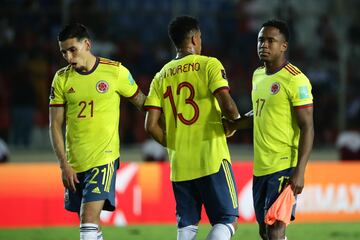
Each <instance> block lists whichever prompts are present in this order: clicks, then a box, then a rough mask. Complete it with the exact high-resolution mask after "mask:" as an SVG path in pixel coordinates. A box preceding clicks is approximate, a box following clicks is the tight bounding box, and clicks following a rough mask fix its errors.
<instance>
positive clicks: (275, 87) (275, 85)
mask: <svg viewBox="0 0 360 240" xmlns="http://www.w3.org/2000/svg"><path fill="white" fill-rule="evenodd" d="M279 91H280V84H279V83H277V82H274V83H273V84H271V88H270V92H271V94H273V95H275V94H277V93H278V92H279Z"/></svg>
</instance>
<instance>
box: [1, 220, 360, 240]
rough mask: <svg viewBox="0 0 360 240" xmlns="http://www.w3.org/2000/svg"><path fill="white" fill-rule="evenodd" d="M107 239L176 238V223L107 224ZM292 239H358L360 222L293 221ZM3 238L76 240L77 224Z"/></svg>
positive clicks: (203, 229) (203, 228)
mask: <svg viewBox="0 0 360 240" xmlns="http://www.w3.org/2000/svg"><path fill="white" fill-rule="evenodd" d="M209 229H210V226H209V225H200V226H199V232H198V237H197V239H198V240H202V239H205V238H206V234H207V232H208V231H209ZM103 234H104V239H105V240H115V239H116V240H122V239H125V240H176V226H175V225H133V226H126V227H104V228H103ZM286 235H287V236H288V239H289V240H304V239H308V240H355V239H357V240H358V239H360V222H352V223H313V224H302V223H293V224H290V225H289V227H288V229H287V234H286ZM0 239H1V240H2V239H4V240H5V239H11V240H76V239H79V230H78V228H77V227H63V228H60V227H59V228H58V227H56V228H55V227H54V228H16V229H15V228H12V229H5V228H1V229H0ZM232 239H233V240H243V239H244V240H258V239H259V237H258V234H257V225H256V224H239V228H238V230H237V232H236V234H235V236H234V237H233V238H232Z"/></svg>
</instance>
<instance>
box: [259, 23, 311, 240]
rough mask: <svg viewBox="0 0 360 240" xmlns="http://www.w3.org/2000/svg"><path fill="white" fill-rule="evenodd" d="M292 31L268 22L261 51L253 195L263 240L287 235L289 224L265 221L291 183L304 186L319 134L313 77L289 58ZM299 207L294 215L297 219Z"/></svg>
mask: <svg viewBox="0 0 360 240" xmlns="http://www.w3.org/2000/svg"><path fill="white" fill-rule="evenodd" d="M288 42H289V30H288V27H287V25H286V23H284V22H282V21H278V20H271V21H268V22H265V23H264V24H263V25H262V28H261V29H260V32H259V34H258V42H257V51H258V56H259V58H260V60H261V61H262V63H263V66H262V67H260V68H258V69H256V70H255V71H254V74H253V79H252V105H253V123H254V178H253V199H254V208H255V213H256V220H257V222H258V224H259V232H260V236H261V237H262V239H264V240H265V239H270V240H280V239H286V236H285V229H286V225H285V223H283V222H281V221H276V222H275V223H274V224H273V225H266V224H265V223H264V216H265V214H266V211H267V209H269V208H270V207H271V205H272V203H273V202H274V201H275V200H276V198H277V197H278V196H279V194H280V192H281V190H282V189H283V187H284V185H287V184H290V185H291V188H292V190H293V191H294V193H295V195H296V194H300V193H301V192H302V189H303V187H304V174H305V167H306V164H307V162H308V159H309V156H310V152H311V149H312V144H313V138H314V127H313V104H312V103H313V101H312V99H313V97H312V94H311V85H310V82H309V80H308V78H307V77H306V76H305V75H304V74H303V73H302V72H301V71H300V70H299V68H297V67H295V66H294V65H292V64H291V63H290V62H288V60H287V59H286V51H287V48H288ZM294 214H295V208H294V209H293V215H292V218H293V219H294V217H295V216H294Z"/></svg>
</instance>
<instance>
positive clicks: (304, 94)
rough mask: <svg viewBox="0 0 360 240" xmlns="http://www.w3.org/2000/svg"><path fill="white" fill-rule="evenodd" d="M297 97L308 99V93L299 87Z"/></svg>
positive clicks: (303, 87) (304, 88)
mask: <svg viewBox="0 0 360 240" xmlns="http://www.w3.org/2000/svg"><path fill="white" fill-rule="evenodd" d="M299 97H300V99H305V98H309V91H308V88H307V87H306V86H300V87H299Z"/></svg>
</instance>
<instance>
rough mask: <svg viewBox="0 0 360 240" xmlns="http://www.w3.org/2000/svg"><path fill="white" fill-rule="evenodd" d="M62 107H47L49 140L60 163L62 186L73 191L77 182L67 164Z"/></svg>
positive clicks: (74, 174)
mask: <svg viewBox="0 0 360 240" xmlns="http://www.w3.org/2000/svg"><path fill="white" fill-rule="evenodd" d="M64 115H65V110H64V107H50V109H49V118H50V119H49V120H50V124H49V133H50V141H51V145H52V147H53V150H54V152H55V154H56V157H57V159H58V160H59V163H60V168H61V177H62V181H63V184H64V187H66V188H68V189H70V190H71V191H73V192H75V191H76V188H75V183H78V182H79V180H78V178H77V175H76V172H75V171H74V170H73V169H72V167H71V166H70V165H69V163H68V161H67V159H66V155H65V145H64V137H63V132H62V126H63V123H64Z"/></svg>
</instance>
